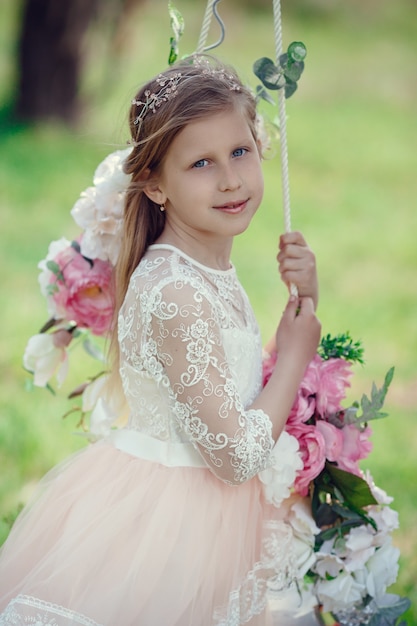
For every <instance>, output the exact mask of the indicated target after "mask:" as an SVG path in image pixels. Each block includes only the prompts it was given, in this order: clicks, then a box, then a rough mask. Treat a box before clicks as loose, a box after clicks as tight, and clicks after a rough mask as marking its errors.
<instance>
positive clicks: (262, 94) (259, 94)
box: [256, 85, 275, 104]
mask: <svg viewBox="0 0 417 626" xmlns="http://www.w3.org/2000/svg"><path fill="white" fill-rule="evenodd" d="M256 98H257V100H260V99H262V100H265V101H266V102H269V104H275V100H274V99H273V98H272V97H271V96H270V95H269V93H268V92H267V90H266V89H265V88H264V87H262V85H257V86H256Z"/></svg>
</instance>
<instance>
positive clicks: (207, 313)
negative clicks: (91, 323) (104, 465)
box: [119, 246, 274, 484]
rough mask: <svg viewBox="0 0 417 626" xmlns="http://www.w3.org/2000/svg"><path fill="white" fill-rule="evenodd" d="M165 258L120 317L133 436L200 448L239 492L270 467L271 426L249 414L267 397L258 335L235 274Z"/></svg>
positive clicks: (172, 254) (152, 261)
mask: <svg viewBox="0 0 417 626" xmlns="http://www.w3.org/2000/svg"><path fill="white" fill-rule="evenodd" d="M155 248H156V249H155ZM160 248H161V247H160V246H151V248H150V249H149V251H148V253H147V255H146V257H145V258H144V259H143V260H142V261H141V263H140V264H139V266H138V268H137V269H136V271H135V272H134V274H133V276H132V279H131V283H130V286H129V290H128V293H127V295H126V299H125V302H124V305H123V307H122V309H121V312H120V316H119V341H120V349H121V376H122V381H123V385H124V389H125V394H126V397H127V400H128V402H129V405H130V409H131V417H130V422H129V428H133V429H136V430H140V431H141V432H144V433H146V434H148V435H151V436H153V437H156V438H158V439H162V440H171V441H174V442H179V441H191V442H193V443H194V444H195V445H196V446H197V447H198V449H199V451H200V453H201V454H202V455H203V457H204V458H205V460H206V462H207V464H208V466H209V467H210V468H211V469H212V470H213V471H214V473H215V474H216V475H217V476H218V477H219V478H220V479H222V480H224V481H225V482H227V483H229V484H239V483H241V482H244V481H246V480H248V479H249V478H251V477H253V476H254V475H256V474H257V473H258V472H259V471H260V470H262V469H264V468H265V467H267V466H268V464H269V456H270V452H271V450H272V447H273V445H274V442H273V440H272V437H271V422H270V419H269V418H268V416H267V415H266V414H265V413H264V412H263V411H262V410H260V409H258V410H246V407H248V406H250V404H251V403H252V402H253V400H254V399H255V397H256V395H257V394H258V393H259V390H260V387H261V359H262V349H261V340H260V334H259V329H258V327H257V324H256V321H255V319H254V315H253V312H252V309H251V307H250V304H249V301H248V299H247V296H246V294H245V292H244V290H243V289H242V287H241V285H240V283H239V281H238V280H237V277H236V273H235V271H234V269H233V268H232V269H230V270H227V271H224V272H221V271H216V270H212V269H210V268H205V267H204V266H201V265H199V264H198V263H195V262H193V261H192V260H191V259H189V258H188V257H186V256H184V255H183V254H182V253H181V252H179V251H178V250H176V249H174V248H171V247H169V246H167V247H166V249H163V250H162V251H161V250H160Z"/></svg>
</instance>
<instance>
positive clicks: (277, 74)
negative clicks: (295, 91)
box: [253, 57, 285, 90]
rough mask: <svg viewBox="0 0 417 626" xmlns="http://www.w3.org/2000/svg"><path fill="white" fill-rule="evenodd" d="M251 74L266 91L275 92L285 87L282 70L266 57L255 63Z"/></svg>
mask: <svg viewBox="0 0 417 626" xmlns="http://www.w3.org/2000/svg"><path fill="white" fill-rule="evenodd" d="M253 72H254V74H255V76H257V77H258V78H259V80H260V81H261V83H262V84H263V85H264V87H266V88H267V89H272V90H277V89H282V87H284V86H285V76H284V75H283V72H282V70H281V69H279V68H278V67H277V66H276V65H275V63H274V62H273V61H272V60H271V59H269V58H268V57H262V58H260V59H258V60H257V61H255V63H254V64H253Z"/></svg>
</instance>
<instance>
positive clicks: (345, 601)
mask: <svg viewBox="0 0 417 626" xmlns="http://www.w3.org/2000/svg"><path fill="white" fill-rule="evenodd" d="M315 590H316V595H317V598H318V600H319V602H320V603H321V604H322V605H323V611H324V613H330V612H337V611H340V610H342V609H348V608H350V607H352V605H354V604H356V603H358V602H361V600H362V598H363V597H364V595H365V593H366V587H365V585H364V584H363V583H360V582H358V581H357V579H356V578H355V577H354V576H352V575H351V574H349V573H348V572H342V573H341V574H339V576H337V577H336V578H333V579H331V580H326V579H320V580H318V581H317V582H316V586H315Z"/></svg>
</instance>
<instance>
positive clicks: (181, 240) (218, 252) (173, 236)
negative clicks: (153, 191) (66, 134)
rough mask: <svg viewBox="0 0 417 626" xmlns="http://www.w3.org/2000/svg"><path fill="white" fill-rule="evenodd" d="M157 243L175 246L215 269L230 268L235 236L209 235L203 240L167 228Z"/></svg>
mask: <svg viewBox="0 0 417 626" xmlns="http://www.w3.org/2000/svg"><path fill="white" fill-rule="evenodd" d="M155 243H167V244H170V245H172V246H175V247H176V248H179V249H180V250H182V251H183V252H185V254H188V256H190V257H192V258H193V259H195V260H196V261H198V262H199V263H201V264H202V265H207V267H211V268H213V269H215V270H228V269H230V254H231V251H232V244H233V237H224V238H218V237H216V238H211V237H207V238H205V239H204V240H203V239H202V238H201V239H200V238H199V239H196V238H195V237H193V236H190V235H187V234H184V233H176V232H174V231H172V230H171V229H167V228H166V229H165V230H164V232H163V233H162V235H161V236H160V237H158V239H157V240H156V241H155Z"/></svg>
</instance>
